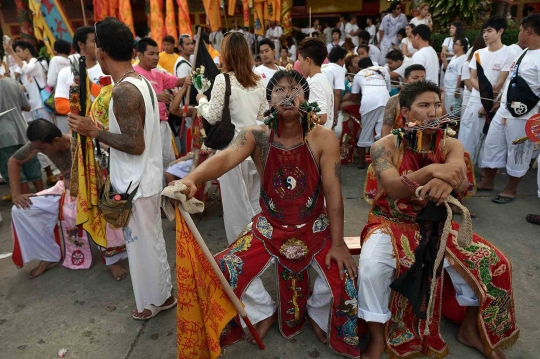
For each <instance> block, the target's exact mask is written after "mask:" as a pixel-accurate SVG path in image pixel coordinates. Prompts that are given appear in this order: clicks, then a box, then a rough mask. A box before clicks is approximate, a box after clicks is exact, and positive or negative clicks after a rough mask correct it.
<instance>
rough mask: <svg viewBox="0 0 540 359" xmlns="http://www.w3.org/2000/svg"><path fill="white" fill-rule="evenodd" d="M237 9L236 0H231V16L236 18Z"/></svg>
mask: <svg viewBox="0 0 540 359" xmlns="http://www.w3.org/2000/svg"><path fill="white" fill-rule="evenodd" d="M235 8H236V0H229V11H228V13H229V15H230V16H234V10H235Z"/></svg>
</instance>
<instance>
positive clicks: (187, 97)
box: [178, 26, 202, 163]
mask: <svg viewBox="0 0 540 359" xmlns="http://www.w3.org/2000/svg"><path fill="white" fill-rule="evenodd" d="M197 41H202V40H201V27H200V26H199V29H198V30H197ZM198 52H199V45H197V46H195V52H194V53H193V59H194V61H195V63H194V64H191V66H192V68H193V66H195V65H196V64H197V53H198ZM188 60H189V59H188ZM190 76H191V75H190ZM191 86H193V85H191ZM191 86H190V87H189V88H188V89H187V91H186V97H185V99H184V109H183V111H182V124H181V126H180V132H178V137H179V138H180V139H181V138H182V136H183V135H184V127H185V125H186V116H187V113H188V108H189V101H190V99H191ZM194 163H195V161H194Z"/></svg>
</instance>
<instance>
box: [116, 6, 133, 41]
mask: <svg viewBox="0 0 540 359" xmlns="http://www.w3.org/2000/svg"><path fill="white" fill-rule="evenodd" d="M118 19H119V20H120V21H122V22H123V23H124V24H126V25H127V26H129V28H130V29H131V32H132V33H133V37H135V36H136V35H135V26H134V24H133V13H132V12H131V3H130V1H129V0H119V3H118Z"/></svg>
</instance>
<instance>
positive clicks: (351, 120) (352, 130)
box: [339, 105, 361, 165]
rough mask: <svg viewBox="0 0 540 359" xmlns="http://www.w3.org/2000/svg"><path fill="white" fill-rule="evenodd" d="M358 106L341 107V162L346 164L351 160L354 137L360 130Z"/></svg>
mask: <svg viewBox="0 0 540 359" xmlns="http://www.w3.org/2000/svg"><path fill="white" fill-rule="evenodd" d="M359 111H360V107H359V106H358V105H353V106H348V107H346V108H344V109H343V121H342V127H341V138H340V141H339V143H340V146H341V151H340V152H341V164H342V165H346V164H349V163H352V162H353V155H354V148H355V147H356V138H357V137H358V132H359V131H360V123H359V122H360V118H361V116H360V113H359Z"/></svg>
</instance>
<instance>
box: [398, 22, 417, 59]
mask: <svg viewBox="0 0 540 359" xmlns="http://www.w3.org/2000/svg"><path fill="white" fill-rule="evenodd" d="M415 27H416V25H414V24H408V25H407V26H405V35H407V36H406V37H405V38H404V39H403V40H401V53H402V54H403V56H405V57H406V58H407V59H408V60H411V59H412V55H414V53H415V52H416V51H418V50H417V49H415V48H414V46H413V44H412V38H413V33H412V30H413V29H414V28H415Z"/></svg>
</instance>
